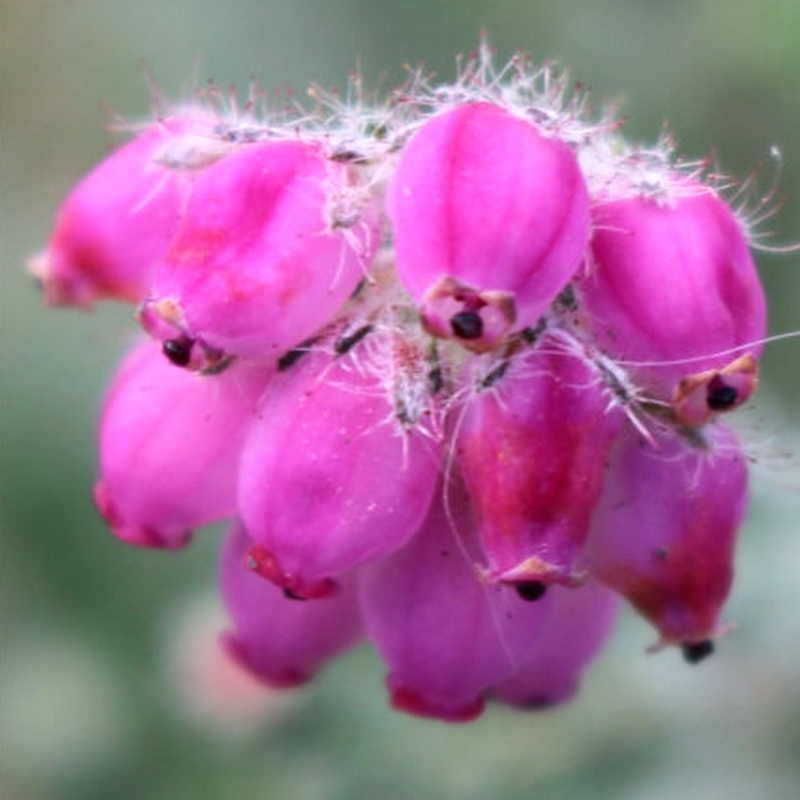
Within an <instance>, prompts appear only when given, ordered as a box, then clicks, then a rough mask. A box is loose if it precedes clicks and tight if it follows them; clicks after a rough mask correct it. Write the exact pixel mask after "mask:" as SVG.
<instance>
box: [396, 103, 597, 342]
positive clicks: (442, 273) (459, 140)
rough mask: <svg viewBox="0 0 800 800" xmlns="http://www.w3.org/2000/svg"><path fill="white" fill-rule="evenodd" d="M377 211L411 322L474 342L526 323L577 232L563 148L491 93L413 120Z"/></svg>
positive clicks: (543, 305) (575, 249)
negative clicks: (416, 310) (415, 316)
mask: <svg viewBox="0 0 800 800" xmlns="http://www.w3.org/2000/svg"><path fill="white" fill-rule="evenodd" d="M388 213H389V217H390V219H391V222H392V226H393V235H394V244H395V249H396V252H397V274H398V278H399V279H400V281H401V282H402V284H403V285H404V286H405V288H406V289H408V291H409V292H410V293H411V295H412V296H413V297H414V299H415V300H416V301H417V302H418V303H419V304H420V313H421V315H422V320H423V323H424V324H425V326H426V327H427V328H428V330H429V331H430V332H431V333H432V334H434V335H435V336H441V337H444V338H455V339H458V340H460V341H461V342H462V343H464V344H465V345H466V346H468V347H470V348H471V349H474V350H478V351H480V350H485V349H490V348H493V347H495V346H496V345H497V344H498V343H499V342H500V341H502V338H503V337H504V336H505V334H506V333H507V332H508V331H509V330H518V329H520V328H524V327H525V326H527V325H532V324H535V322H536V321H537V319H538V318H539V317H540V316H541V315H542V314H543V313H544V311H545V310H546V309H547V306H548V305H549V304H550V303H551V302H552V300H553V299H554V297H555V296H556V294H558V292H559V291H561V289H563V288H564V286H565V285H566V284H567V283H568V282H569V280H570V278H571V277H572V275H573V274H574V273H575V271H576V270H577V268H578V267H579V265H580V263H581V259H582V258H583V254H584V250H585V248H586V242H587V240H588V237H589V196H588V193H587V191H586V186H585V184H584V180H583V176H582V175H581V172H580V169H579V168H578V164H577V161H576V158H575V155H574V153H573V152H572V150H571V149H570V148H569V147H568V146H567V145H566V144H565V143H564V142H562V141H560V140H559V139H558V138H555V137H548V136H545V135H544V134H543V133H542V132H541V131H539V130H538V129H537V127H536V126H535V125H533V124H531V123H530V122H527V121H526V120H523V119H519V118H517V117H516V116H514V115H513V114H511V113H509V111H508V110H506V109H504V108H502V107H500V106H498V105H495V104H492V103H469V102H468V103H463V104H461V105H458V106H456V107H455V108H453V109H450V110H448V111H446V112H444V113H442V114H440V115H437V116H434V117H433V118H432V119H431V120H430V121H427V122H425V123H424V124H423V125H422V127H421V128H420V130H419V131H418V132H417V133H416V134H415V135H414V136H413V137H412V139H411V141H410V142H409V143H408V145H407V146H406V147H405V148H404V150H403V153H402V154H401V156H400V159H399V162H398V164H397V168H396V170H395V172H394V174H393V176H392V179H391V181H390V184H389V195H388Z"/></svg>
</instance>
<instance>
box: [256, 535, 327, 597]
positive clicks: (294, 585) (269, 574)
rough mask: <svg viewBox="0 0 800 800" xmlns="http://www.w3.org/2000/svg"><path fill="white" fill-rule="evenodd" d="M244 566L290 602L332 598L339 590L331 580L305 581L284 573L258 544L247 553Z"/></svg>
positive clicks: (273, 558)
mask: <svg viewBox="0 0 800 800" xmlns="http://www.w3.org/2000/svg"><path fill="white" fill-rule="evenodd" d="M244 566H245V567H246V568H247V569H249V570H250V571H251V572H255V573H256V574H257V575H260V576H261V577H262V578H266V579H267V580H268V581H271V582H272V583H274V584H275V585H276V586H278V587H279V588H281V589H283V593H284V595H285V596H286V597H288V598H290V599H292V600H320V599H323V598H326V597H333V596H334V595H335V594H337V593H338V592H339V589H340V586H339V584H338V583H337V582H336V581H335V580H333V579H332V578H320V579H317V580H307V579H303V578H302V577H300V576H299V575H293V574H291V573H288V572H284V570H283V569H282V568H281V566H280V565H279V564H278V561H277V559H276V558H275V556H274V555H273V554H272V553H271V552H270V551H269V550H267V549H266V547H262V546H261V545H260V544H256V545H253V546H252V547H251V548H250V549H249V550H248V551H247V554H246V555H245V557H244Z"/></svg>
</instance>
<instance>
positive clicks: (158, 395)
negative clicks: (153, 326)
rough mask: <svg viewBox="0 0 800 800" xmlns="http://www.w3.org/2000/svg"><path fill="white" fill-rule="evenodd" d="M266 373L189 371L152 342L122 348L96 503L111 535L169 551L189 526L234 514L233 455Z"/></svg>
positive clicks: (105, 423) (108, 405) (105, 419)
mask: <svg viewBox="0 0 800 800" xmlns="http://www.w3.org/2000/svg"><path fill="white" fill-rule="evenodd" d="M271 374H272V369H271V368H269V367H264V366H260V365H253V364H245V363H242V364H235V365H233V366H231V367H230V368H229V369H228V370H226V371H225V373H224V374H221V375H195V374H194V373H190V372H187V371H185V370H181V369H177V368H176V367H173V366H172V365H171V364H170V363H169V362H168V361H166V360H165V359H164V357H163V356H162V355H161V352H160V349H159V346H158V344H157V343H156V342H152V341H147V342H144V343H142V344H140V345H138V346H137V347H136V348H134V349H133V350H132V351H131V353H130V354H129V355H128V357H127V358H126V359H125V361H124V362H123V364H122V366H121V367H120V369H119V371H118V372H117V375H116V377H115V378H114V381H113V383H112V385H111V388H110V390H109V392H108V395H107V397H106V401H105V405H104V407H103V414H102V421H101V424H100V477H99V480H98V481H97V484H96V486H95V502H96V504H97V507H98V510H99V511H100V513H101V514H102V515H103V517H104V518H105V520H106V522H107V523H108V525H109V527H110V528H111V531H112V532H113V533H114V535H115V536H118V537H119V538H120V539H122V540H123V541H126V542H129V543H130V544H135V545H139V546H144V547H165V548H168V549H175V548H179V547H182V546H183V545H184V544H186V543H187V542H188V540H189V538H190V535H191V532H192V529H193V528H195V527H197V526H200V525H205V524H207V523H210V522H216V521H217V520H220V519H224V518H226V517H232V516H234V514H235V512H236V466H237V464H238V459H239V452H240V450H241V448H242V444H243V442H244V437H245V433H246V431H247V429H248V427H249V425H250V423H251V420H252V418H253V414H254V411H255V406H256V401H257V400H258V398H259V396H260V395H261V393H262V392H263V391H264V388H265V386H266V385H267V383H268V381H269V379H270V376H271Z"/></svg>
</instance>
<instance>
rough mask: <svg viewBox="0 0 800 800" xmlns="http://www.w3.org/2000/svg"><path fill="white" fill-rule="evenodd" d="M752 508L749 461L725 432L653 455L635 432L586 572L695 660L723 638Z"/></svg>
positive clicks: (667, 436)
mask: <svg viewBox="0 0 800 800" xmlns="http://www.w3.org/2000/svg"><path fill="white" fill-rule="evenodd" d="M746 505H747V467H746V463H745V458H744V456H743V455H742V452H741V450H740V449H739V446H738V443H737V442H736V439H735V437H734V436H733V434H732V433H731V432H730V431H728V430H727V429H726V428H724V427H723V426H722V425H721V424H719V423H717V424H714V425H707V426H705V427H704V428H703V430H702V432H698V433H695V434H693V436H692V437H691V438H689V439H686V438H683V437H682V436H680V435H678V434H676V433H674V432H667V431H665V432H663V433H661V434H659V435H658V436H657V437H656V439H655V446H653V444H650V443H648V442H645V441H644V440H643V439H642V438H641V436H640V435H639V434H638V433H637V432H636V431H633V430H628V431H627V432H626V434H625V435H624V436H623V437H622V438H621V439H620V441H619V442H618V444H617V448H616V452H615V453H614V455H613V460H612V465H611V467H610V470H609V474H608V477H607V478H606V486H605V490H604V493H603V496H602V497H601V499H600V502H599V504H598V506H597V509H596V510H595V513H594V518H593V523H592V533H591V536H590V538H589V542H588V544H587V547H586V551H585V554H584V559H585V565H586V568H587V569H588V570H589V571H590V572H591V574H592V575H594V576H595V577H596V578H597V579H598V580H600V581H601V582H602V583H604V584H605V585H606V586H609V587H610V588H612V589H614V590H615V591H617V592H619V593H620V594H621V595H623V596H624V597H626V598H627V599H628V600H629V601H630V602H631V604H632V605H633V606H634V607H635V608H636V610H637V611H639V613H641V614H642V615H643V616H644V617H646V618H647V619H648V620H649V621H650V622H651V623H652V624H653V625H654V626H655V628H656V630H657V631H658V633H659V637H660V640H661V642H662V643H664V644H678V645H682V646H683V647H684V648H685V650H686V653H687V657H689V658H692V657H693V656H696V654H697V653H698V652H700V651H698V650H697V648H701V649H702V650H703V651H705V650H706V649H708V645H709V642H710V640H711V639H713V637H715V636H716V635H717V634H718V633H720V630H721V628H720V624H719V615H720V611H721V609H722V605H723V603H724V602H725V599H726V597H727V596H728V591H729V590H730V587H731V582H732V580H733V555H734V546H735V542H736V534H737V532H738V530H739V527H740V525H741V523H742V519H743V517H744V513H745V509H746Z"/></svg>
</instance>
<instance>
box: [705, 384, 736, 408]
mask: <svg viewBox="0 0 800 800" xmlns="http://www.w3.org/2000/svg"><path fill="white" fill-rule="evenodd" d="M738 399H739V392H737V391H736V389H735V388H734V387H733V386H728V385H727V384H726V383H725V382H724V381H723V380H722V378H720V377H719V376H717V377H715V378H712V379H711V382H710V383H709V384H708V394H707V395H706V404H707V405H708V407H709V408H710V409H711V410H712V411H727V410H728V409H729V408H733V407H734V406H735V405H736V402H737V400H738Z"/></svg>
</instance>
